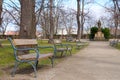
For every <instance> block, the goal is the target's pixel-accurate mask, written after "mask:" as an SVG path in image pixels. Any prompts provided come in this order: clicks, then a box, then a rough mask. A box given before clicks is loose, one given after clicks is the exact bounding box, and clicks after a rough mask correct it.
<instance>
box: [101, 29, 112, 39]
mask: <svg viewBox="0 0 120 80" xmlns="http://www.w3.org/2000/svg"><path fill="white" fill-rule="evenodd" d="M102 32H103V33H104V37H105V39H109V38H110V30H109V28H104V29H102Z"/></svg>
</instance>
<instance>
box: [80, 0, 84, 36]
mask: <svg viewBox="0 0 120 80" xmlns="http://www.w3.org/2000/svg"><path fill="white" fill-rule="evenodd" d="M83 30H84V0H82V14H81V38H83Z"/></svg>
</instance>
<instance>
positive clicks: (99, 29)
mask: <svg viewBox="0 0 120 80" xmlns="http://www.w3.org/2000/svg"><path fill="white" fill-rule="evenodd" d="M97 25H98V31H101V21H100V20H99V21H98V22H97Z"/></svg>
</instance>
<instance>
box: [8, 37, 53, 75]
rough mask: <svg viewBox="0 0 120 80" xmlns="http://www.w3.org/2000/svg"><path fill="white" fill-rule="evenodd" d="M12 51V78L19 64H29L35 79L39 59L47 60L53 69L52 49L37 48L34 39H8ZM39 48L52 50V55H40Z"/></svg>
mask: <svg viewBox="0 0 120 80" xmlns="http://www.w3.org/2000/svg"><path fill="white" fill-rule="evenodd" d="M8 40H9V41H10V43H11V46H12V48H13V51H14V57H15V65H14V69H13V71H12V76H14V75H15V72H16V69H17V67H18V65H19V64H20V63H29V64H30V65H31V66H32V67H33V69H34V74H35V77H37V65H38V61H39V60H41V59H46V58H49V59H50V60H51V64H52V67H53V63H54V47H52V46H38V44H37V40H36V39H11V38H8ZM40 48H52V49H53V53H45V54H40Z"/></svg>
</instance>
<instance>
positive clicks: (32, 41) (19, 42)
mask: <svg viewBox="0 0 120 80" xmlns="http://www.w3.org/2000/svg"><path fill="white" fill-rule="evenodd" d="M13 44H14V45H15V46H36V45H37V40H36V39H13Z"/></svg>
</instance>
